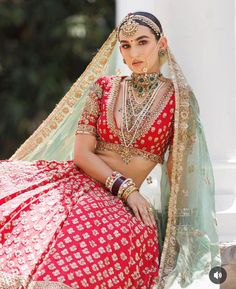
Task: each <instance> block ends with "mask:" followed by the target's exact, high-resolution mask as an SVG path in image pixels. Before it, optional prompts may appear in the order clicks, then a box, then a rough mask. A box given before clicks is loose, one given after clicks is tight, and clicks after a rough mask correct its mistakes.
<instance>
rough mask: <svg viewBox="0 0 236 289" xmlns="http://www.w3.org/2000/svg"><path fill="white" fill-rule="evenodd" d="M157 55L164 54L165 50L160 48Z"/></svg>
mask: <svg viewBox="0 0 236 289" xmlns="http://www.w3.org/2000/svg"><path fill="white" fill-rule="evenodd" d="M158 54H159V56H165V54H166V51H165V50H163V49H160V50H159V52H158Z"/></svg>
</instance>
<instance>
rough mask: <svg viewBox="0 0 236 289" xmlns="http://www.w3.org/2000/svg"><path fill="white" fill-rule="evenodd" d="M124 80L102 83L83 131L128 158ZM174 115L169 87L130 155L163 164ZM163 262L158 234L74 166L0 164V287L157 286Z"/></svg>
mask: <svg viewBox="0 0 236 289" xmlns="http://www.w3.org/2000/svg"><path fill="white" fill-rule="evenodd" d="M121 79H122V78H121V77H102V78H100V79H98V80H97V81H96V83H95V84H94V85H93V88H92V89H91V92H90V94H89V97H88V99H87V104H86V106H85V108H84V110H83V112H82V115H81V119H80V121H79V123H78V130H77V132H84V133H92V134H95V135H96V136H97V139H98V143H97V148H96V149H97V150H106V149H108V150H114V151H116V152H118V153H119V152H120V153H121V155H122V156H123V157H125V156H126V157H127V151H125V150H124V148H123V147H122V143H121V141H120V138H119V133H120V132H119V129H118V127H117V124H116V122H115V119H114V114H113V109H114V103H115V98H116V96H117V91H118V88H119V85H120V81H121ZM173 114H174V89H173V86H172V84H171V83H170V84H169V88H168V91H167V93H165V94H164V95H163V97H162V98H161V100H160V101H159V104H158V106H157V107H156V109H155V110H154V111H153V112H152V114H151V115H150V116H149V118H148V119H146V121H145V123H146V124H145V126H142V129H141V131H140V132H139V133H138V136H137V139H136V141H135V142H134V145H133V147H132V148H130V151H129V154H128V156H129V157H130V158H131V157H132V156H134V155H139V156H142V157H144V158H148V159H150V160H152V161H154V162H156V163H161V162H162V161H163V155H164V153H165V151H166V150H167V147H168V145H169V144H170V142H171V139H172V135H173ZM124 165H125V164H124ZM158 262H159V251H158V242H157V232H156V230H155V229H153V228H151V227H149V226H146V225H145V224H143V223H142V222H140V221H139V220H138V219H137V218H136V217H134V215H133V213H132V211H131V210H130V209H129V207H128V206H127V205H125V204H124V203H123V202H122V201H121V200H120V199H119V198H117V197H115V196H113V195H112V194H111V193H110V192H109V191H108V190H107V189H106V188H105V186H104V185H103V184H101V183H100V182H98V181H96V180H94V179H93V178H91V177H89V176H88V175H86V174H85V173H84V172H83V171H82V170H81V169H79V168H78V167H76V166H75V164H74V163H73V161H66V162H56V161H44V160H38V161H35V162H31V163H30V162H23V161H2V162H0V288H1V289H8V288H9V289H18V288H30V289H39V288H40V289H42V288H44V289H53V288H57V289H59V288H60V289H70V288H97V289H98V288H121V289H124V288H135V289H137V288H142V289H145V288H151V287H152V285H154V283H155V280H156V279H157V278H158V264H159V263H158Z"/></svg>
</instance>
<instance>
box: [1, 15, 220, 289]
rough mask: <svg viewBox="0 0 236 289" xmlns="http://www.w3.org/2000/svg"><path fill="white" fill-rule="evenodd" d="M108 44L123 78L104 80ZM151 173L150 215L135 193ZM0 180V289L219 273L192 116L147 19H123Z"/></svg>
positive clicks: (148, 281)
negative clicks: (155, 172)
mask: <svg viewBox="0 0 236 289" xmlns="http://www.w3.org/2000/svg"><path fill="white" fill-rule="evenodd" d="M117 43H119V49H120V53H121V55H122V57H123V60H124V62H125V63H126V64H127V66H128V67H129V68H130V69H131V71H132V74H131V76H130V77H126V76H114V75H113V76H108V75H107V74H108V72H107V71H108V70H109V69H108V68H110V67H111V65H110V64H111V61H110V60H112V55H111V53H112V51H113V49H114V47H115V45H116V44H117ZM166 59H167V60H168V64H169V67H170V75H171V78H168V77H164V76H163V75H162V74H161V65H162V64H163V63H164V62H165V60H166ZM100 75H103V76H102V77H99V76H100ZM96 79H97V80H96ZM94 80H96V81H94ZM92 82H94V84H93V85H92V86H90V83H92ZM89 86H90V89H87V88H88V87H89ZM84 101H85V105H84V106H83V104H84V103H82V102H84ZM82 108H83V109H82ZM72 112H73V113H72ZM78 115H80V118H79V122H78V127H77V130H76V139H75V145H74V158H73V161H71V160H69V159H70V157H71V151H72V135H73V134H72V131H73V130H74V128H75V120H76V118H77V117H78ZM168 148H171V149H168ZM19 160H21V161H19ZM29 160H30V161H33V162H29ZM62 160H64V161H62ZM156 165H157V166H161V168H162V170H163V172H162V181H161V185H162V191H161V194H162V198H161V200H162V208H163V210H162V211H161V212H157V211H156V210H155V208H154V207H153V204H151V203H150V202H149V201H148V200H147V199H146V198H144V197H143V196H142V194H141V192H140V190H139V189H140V186H141V184H142V183H143V181H144V180H145V178H146V177H147V176H148V174H149V173H150V172H151V170H152V169H153V168H154V167H155V166H156ZM0 171H1V176H0V181H1V182H0V188H1V195H0V196H1V203H0V204H1V205H0V212H1V227H0V237H1V247H0V288H4V289H6V288H11V289H13V288H34V289H38V288H44V289H49V288H50V289H51V288H63V289H64V288H122V289H123V288H143V289H144V288H181V287H186V286H187V285H190V286H191V284H194V280H195V279H196V280H200V279H201V278H202V277H205V276H206V275H207V274H208V272H209V270H210V268H211V267H212V266H214V265H216V264H218V240H217V234H216V225H215V223H213V222H212V220H214V202H213V199H214V197H213V179H212V170H211V165H210V161H209V156H208V152H207V148H206V145H205V141H204V135H203V132H202V129H201V125H200V122H199V119H198V106H197V103H196V100H195V98H194V96H193V94H192V92H191V89H190V88H189V86H188V85H187V83H186V81H185V79H184V77H183V75H182V73H181V71H180V69H179V67H178V66H177V63H176V62H175V60H174V58H173V55H172V54H171V53H170V50H169V48H168V46H167V39H166V37H165V36H164V35H163V31H162V27H161V24H160V22H159V21H158V20H157V19H156V17H155V16H153V15H152V14H149V13H145V12H137V13H133V14H129V15H127V16H126V17H125V19H124V20H123V21H122V22H121V24H120V25H119V27H118V28H117V29H116V30H115V31H114V32H113V33H112V34H111V36H110V37H109V39H108V40H107V41H106V43H105V44H104V46H103V47H102V48H101V50H100V51H99V53H98V54H97V56H96V57H95V58H94V59H93V61H92V63H91V64H90V66H89V67H88V68H87V70H86V71H85V73H84V74H83V75H82V76H81V77H80V79H79V80H78V81H77V82H76V83H75V84H74V85H73V86H72V88H71V90H70V91H69V93H68V94H67V95H66V96H65V97H64V98H63V100H62V101H61V102H60V103H59V105H58V106H57V107H56V109H55V110H54V111H53V112H52V114H51V115H50V116H49V117H48V118H47V120H46V121H45V122H44V123H43V124H42V125H41V126H40V127H39V129H38V130H37V131H36V132H35V133H34V134H33V135H32V136H31V137H30V138H29V139H28V140H27V141H26V143H25V144H23V145H22V147H21V148H20V149H19V150H18V151H17V152H16V153H15V155H14V156H13V157H12V158H11V160H10V161H3V162H1V166H0ZM162 242H163V246H162ZM178 286H179V287H178ZM180 286H181V287H180Z"/></svg>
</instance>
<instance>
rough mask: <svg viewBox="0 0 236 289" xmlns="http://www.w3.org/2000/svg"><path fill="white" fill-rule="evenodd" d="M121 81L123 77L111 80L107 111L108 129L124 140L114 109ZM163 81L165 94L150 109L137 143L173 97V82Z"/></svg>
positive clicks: (137, 136)
mask: <svg viewBox="0 0 236 289" xmlns="http://www.w3.org/2000/svg"><path fill="white" fill-rule="evenodd" d="M121 80H122V78H121V77H114V78H113V79H112V80H111V83H112V86H111V90H110V96H109V99H108V103H107V109H106V118H107V124H108V127H109V128H110V130H111V132H112V133H113V134H115V135H116V136H118V137H119V139H120V140H121V139H122V136H121V130H120V129H119V128H117V127H116V125H115V119H114V108H115V104H116V99H117V97H118V91H119V88H120V83H121ZM163 81H164V82H165V83H166V86H165V92H164V93H163V95H162V96H161V97H160V98H159V99H158V98H157V101H156V102H154V104H153V106H152V108H151V109H150V112H149V116H148V117H147V118H145V119H144V120H143V124H142V125H141V126H140V129H139V130H138V132H137V134H136V136H135V139H134V142H136V141H137V140H138V139H140V138H141V137H142V136H143V135H145V134H146V133H147V132H148V131H149V129H150V128H151V127H152V125H153V123H154V121H155V120H156V119H157V118H158V116H159V115H160V114H161V112H162V111H163V109H164V108H165V106H166V105H167V103H168V101H169V99H170V97H171V95H173V92H174V87H173V83H172V81H171V80H170V79H168V78H163Z"/></svg>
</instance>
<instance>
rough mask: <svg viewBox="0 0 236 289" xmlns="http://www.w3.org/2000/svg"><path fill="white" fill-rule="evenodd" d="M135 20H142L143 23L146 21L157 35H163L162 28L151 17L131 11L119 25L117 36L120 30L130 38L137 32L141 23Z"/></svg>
mask: <svg viewBox="0 0 236 289" xmlns="http://www.w3.org/2000/svg"><path fill="white" fill-rule="evenodd" d="M135 20H140V21H142V22H143V23H146V24H147V25H148V26H149V27H150V28H151V29H152V30H153V31H155V32H156V34H157V35H160V36H162V33H161V31H160V28H159V27H158V26H157V25H156V23H155V22H153V21H152V20H151V19H149V18H148V17H145V16H142V15H134V14H132V13H129V14H128V15H127V16H126V17H125V18H124V20H123V21H122V22H121V24H120V25H119V26H118V28H117V37H118V35H119V32H120V31H121V32H122V34H123V35H124V36H126V37H128V38H129V37H132V36H134V35H135V33H136V32H137V31H138V26H139V23H137V22H136V21H135Z"/></svg>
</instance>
